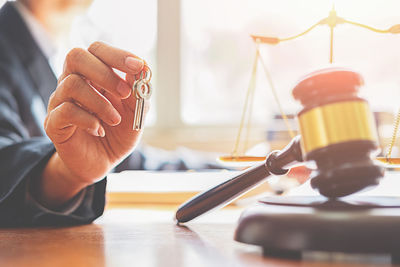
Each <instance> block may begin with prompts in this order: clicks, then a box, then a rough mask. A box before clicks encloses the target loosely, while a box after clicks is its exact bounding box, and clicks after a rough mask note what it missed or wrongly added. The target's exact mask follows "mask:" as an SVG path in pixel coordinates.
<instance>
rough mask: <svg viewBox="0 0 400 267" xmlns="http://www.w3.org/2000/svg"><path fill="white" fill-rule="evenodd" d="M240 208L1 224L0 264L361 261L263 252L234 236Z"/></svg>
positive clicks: (254, 266) (136, 211) (138, 211)
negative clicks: (181, 216) (178, 217)
mask: <svg viewBox="0 0 400 267" xmlns="http://www.w3.org/2000/svg"><path fill="white" fill-rule="evenodd" d="M240 212H241V210H240V209H224V210H221V211H217V212H214V213H210V214H207V215H205V216H203V217H200V218H199V219H198V220H196V221H193V222H191V223H189V224H187V226H185V227H182V226H177V225H176V224H174V221H173V214H174V211H173V209H170V208H167V209H160V208H151V207H150V208H149V207H147V208H146V209H143V208H123V209H120V208H119V209H108V210H106V212H105V214H104V215H103V216H102V217H101V218H99V219H98V220H96V221H95V222H94V223H93V224H90V225H83V226H75V227H63V228H31V229H0V266H13V267H14V266H15V267H19V266H30V267H32V266H33V267H34V266H44V267H47V266H96V267H102V266H140V267H142V266H143V267H147V266H150V267H153V266H156V267H158V266H174V267H180V266H193V267H196V266H223V267H228V266H238V267H241V266H251V267H258V266H285V267H286V266H360V264H343V263H341V264H339V263H330V262H326V261H325V262H324V261H323V262H316V261H295V260H288V259H279V258H266V257H263V256H262V252H261V249H260V248H258V247H254V246H248V245H244V244H240V243H238V242H235V241H234V240H233V234H234V229H235V224H236V221H237V219H238V217H239V215H240ZM380 266H382V265H380Z"/></svg>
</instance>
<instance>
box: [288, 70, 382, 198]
mask: <svg viewBox="0 0 400 267" xmlns="http://www.w3.org/2000/svg"><path fill="white" fill-rule="evenodd" d="M362 84H363V79H362V77H361V76H360V75H359V74H358V73H356V72H353V71H350V70H345V69H337V68H329V69H324V70H321V71H318V72H314V73H312V74H310V75H308V76H307V77H305V78H304V79H302V80H301V81H300V82H299V83H298V84H297V85H296V86H295V88H294V89H293V96H294V98H295V99H296V100H299V101H300V102H301V104H302V105H303V110H301V111H300V112H299V114H298V122H299V129H300V133H301V138H302V139H301V143H302V150H303V157H304V159H305V160H314V161H315V162H316V164H317V167H318V169H317V171H316V172H315V173H314V174H313V176H312V179H311V185H312V187H313V188H315V189H317V190H318V191H319V192H320V193H321V194H322V195H325V196H328V197H341V196H345V195H348V194H351V193H354V192H357V191H359V190H362V189H364V188H366V187H368V186H371V185H376V184H378V183H379V179H380V178H381V177H382V176H383V168H382V167H381V166H379V165H378V164H376V163H374V161H373V160H372V158H371V157H372V155H373V154H376V152H377V151H378V137H377V131H376V126H375V121H374V118H373V115H372V112H371V111H370V108H369V105H368V102H367V101H366V100H365V99H363V98H361V97H359V96H358V88H359V87H360V86H361V85H362Z"/></svg>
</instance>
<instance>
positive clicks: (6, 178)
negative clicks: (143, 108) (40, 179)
mask: <svg viewBox="0 0 400 267" xmlns="http://www.w3.org/2000/svg"><path fill="white" fill-rule="evenodd" d="M1 74H2V73H1V71H0V226H13V227H14V226H33V225H71V224H83V223H90V222H92V221H93V220H94V219H96V218H97V217H99V216H100V215H102V213H103V210H104V204H105V187H106V181H105V179H104V180H102V181H100V182H98V183H96V184H94V185H92V186H89V187H88V188H86V189H85V192H84V196H83V199H82V200H81V201H80V205H79V206H77V207H75V208H74V209H73V210H72V211H70V212H59V211H51V210H48V209H45V208H42V207H40V206H38V205H32V203H31V201H30V200H29V198H27V188H28V186H27V185H28V182H29V181H30V180H31V179H32V177H36V176H37V175H40V173H41V171H42V170H43V168H44V167H45V166H46V164H47V161H48V160H49V158H50V157H51V156H52V154H53V153H54V151H55V150H54V146H53V145H52V143H51V141H50V140H49V139H48V138H46V137H30V136H29V133H28V131H27V129H26V127H25V126H24V123H23V122H22V119H21V116H20V114H19V107H18V104H17V98H16V97H15V95H14V94H13V88H12V86H13V85H12V84H11V83H10V82H8V81H7V78H6V77H5V76H4V75H1ZM3 74H4V73H3Z"/></svg>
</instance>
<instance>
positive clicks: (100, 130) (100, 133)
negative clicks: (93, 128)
mask: <svg viewBox="0 0 400 267" xmlns="http://www.w3.org/2000/svg"><path fill="white" fill-rule="evenodd" d="M97 133H98V134H99V136H101V137H104V136H105V135H106V132H105V131H104V128H103V127H102V126H100V127H99V129H98V130H97Z"/></svg>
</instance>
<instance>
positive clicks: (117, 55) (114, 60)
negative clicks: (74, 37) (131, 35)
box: [88, 42, 145, 74]
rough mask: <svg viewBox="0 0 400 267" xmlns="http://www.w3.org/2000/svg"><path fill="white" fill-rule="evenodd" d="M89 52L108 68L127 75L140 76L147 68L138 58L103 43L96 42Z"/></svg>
mask: <svg viewBox="0 0 400 267" xmlns="http://www.w3.org/2000/svg"><path fill="white" fill-rule="evenodd" d="M88 51H89V52H90V53H91V54H92V55H94V56H96V57H97V58H98V59H100V60H101V61H103V62H104V63H105V64H107V65H108V66H110V67H112V68H115V69H118V70H120V71H122V72H125V73H130V74H138V73H139V72H141V71H142V70H143V67H144V66H145V62H144V60H143V59H141V58H139V57H138V56H136V55H134V54H132V53H129V52H127V51H124V50H122V49H119V48H116V47H112V46H110V45H107V44H105V43H102V42H94V43H93V44H91V45H90V46H89V48H88Z"/></svg>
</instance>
